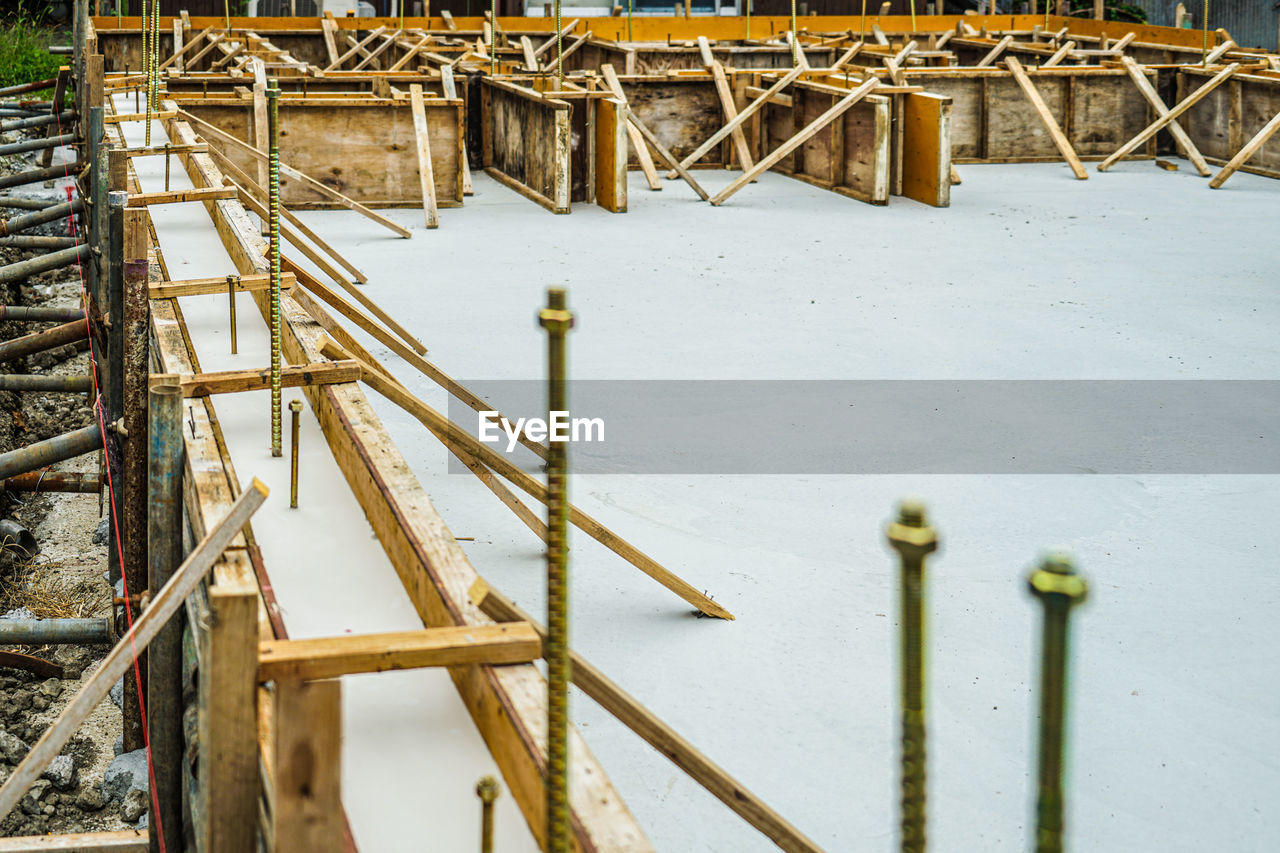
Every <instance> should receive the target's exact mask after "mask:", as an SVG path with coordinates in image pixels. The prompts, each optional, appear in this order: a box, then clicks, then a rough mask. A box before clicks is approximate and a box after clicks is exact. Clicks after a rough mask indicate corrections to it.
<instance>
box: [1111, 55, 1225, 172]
mask: <svg viewBox="0 0 1280 853" xmlns="http://www.w3.org/2000/svg"><path fill="white" fill-rule="evenodd" d="M1131 35H1132V34H1131ZM1120 62H1121V64H1123V65H1124V70H1125V71H1127V72H1129V79H1131V80H1132V81H1133V85H1135V86H1137V87H1138V91H1139V92H1141V93H1142V97H1144V98H1146V99H1147V103H1149V104H1151V107H1152V109H1154V110H1155V111H1156V115H1157V116H1164V115H1166V114H1168V112H1169V107H1168V106H1167V105H1166V104H1165V102H1164V99H1162V98H1161V97H1160V93H1159V92H1157V91H1156V89H1155V87H1154V86H1152V85H1151V81H1150V80H1148V79H1147V75H1146V74H1144V73H1143V70H1142V68H1141V67H1140V66H1139V65H1138V63H1137V62H1135V61H1134V60H1133V57H1130V56H1125V57H1121V59H1120ZM1168 127H1169V133H1170V135H1172V136H1173V139H1174V141H1175V142H1176V143H1178V147H1179V148H1180V149H1182V153H1183V155H1185V156H1186V158H1187V159H1188V160H1190V161H1191V163H1192V165H1193V166H1195V167H1196V171H1198V172H1199V173H1200V174H1201V175H1205V176H1208V175H1209V174H1210V170H1209V164H1208V163H1207V162H1205V159H1204V156H1203V155H1202V154H1201V153H1200V149H1198V148H1196V144H1195V143H1194V142H1192V141H1191V137H1190V136H1188V135H1187V132H1186V131H1185V130H1183V129H1182V125H1180V124H1179V123H1178V122H1177V121H1176V120H1175V121H1172V122H1170V123H1169V126H1168Z"/></svg>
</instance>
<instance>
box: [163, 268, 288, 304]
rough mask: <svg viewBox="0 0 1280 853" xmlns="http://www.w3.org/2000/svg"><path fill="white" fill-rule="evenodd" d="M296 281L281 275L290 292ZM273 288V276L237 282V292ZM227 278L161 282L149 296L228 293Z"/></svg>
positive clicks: (285, 286)
mask: <svg viewBox="0 0 1280 853" xmlns="http://www.w3.org/2000/svg"><path fill="white" fill-rule="evenodd" d="M295 283H296V280H295V279H294V277H293V275H292V274H291V273H282V274H281V275H280V288H281V289H282V290H288V289H290V288H292V287H293V286H294V284H295ZM270 287H271V276H270V275H267V274H265V273H264V274H262V275H245V276H240V280H239V281H238V282H236V292H237V293H246V292H249V291H252V290H268V289H270ZM226 292H227V277H226V276H220V277H219V276H213V277H211V278H186V279H179V280H177V281H161V282H158V283H156V284H153V285H151V287H150V290H149V292H148V295H149V296H150V297H151V298H152V299H172V298H174V297H177V296H204V295H207V294H210V293H226Z"/></svg>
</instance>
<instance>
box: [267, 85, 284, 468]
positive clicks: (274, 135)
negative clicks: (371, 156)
mask: <svg viewBox="0 0 1280 853" xmlns="http://www.w3.org/2000/svg"><path fill="white" fill-rule="evenodd" d="M267 136H268V137H269V143H270V147H269V149H268V159H267V169H268V181H269V183H270V198H268V199H267V201H268V205H269V206H268V208H267V225H268V230H269V231H270V238H271V455H272V456H280V455H281V454H282V449H281V446H280V89H279V87H278V86H277V85H276V81H275V80H274V79H273V80H272V81H271V85H270V86H269V87H268V88H267Z"/></svg>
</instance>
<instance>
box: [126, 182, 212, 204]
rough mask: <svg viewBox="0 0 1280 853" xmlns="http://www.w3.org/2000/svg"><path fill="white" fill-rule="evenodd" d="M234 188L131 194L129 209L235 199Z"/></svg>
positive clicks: (206, 188)
mask: <svg viewBox="0 0 1280 853" xmlns="http://www.w3.org/2000/svg"><path fill="white" fill-rule="evenodd" d="M235 197H236V191H235V189H234V188H233V187H205V188H203V189H195V190H169V191H168V192H163V191H161V192H154V193H131V194H130V195H129V205H128V206H129V207H149V206H150V205H153V204H181V203H183V202H188V201H214V200H215V199H220V198H235Z"/></svg>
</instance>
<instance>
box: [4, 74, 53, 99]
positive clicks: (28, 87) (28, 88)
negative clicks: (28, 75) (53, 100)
mask: <svg viewBox="0 0 1280 853" xmlns="http://www.w3.org/2000/svg"><path fill="white" fill-rule="evenodd" d="M57 82H58V78H57V77H50V78H49V79H48V80H35V81H33V82H31V83H19V84H18V85H17V86H6V87H4V88H3V89H0V95H21V94H22V93H23V92H41V91H43V90H45V89H52V88H53V86H54V84H55V83H57Z"/></svg>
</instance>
